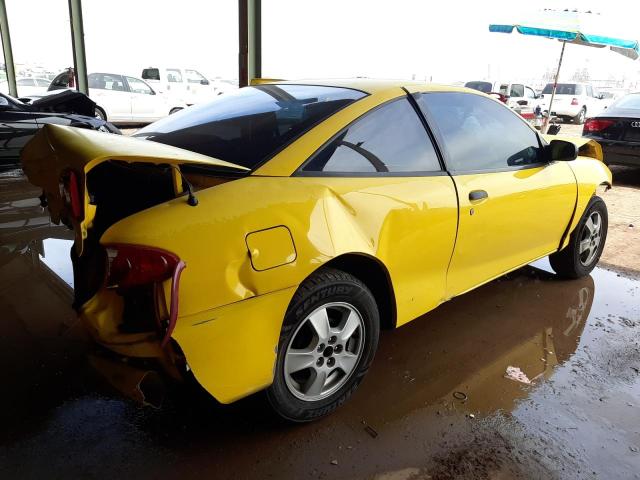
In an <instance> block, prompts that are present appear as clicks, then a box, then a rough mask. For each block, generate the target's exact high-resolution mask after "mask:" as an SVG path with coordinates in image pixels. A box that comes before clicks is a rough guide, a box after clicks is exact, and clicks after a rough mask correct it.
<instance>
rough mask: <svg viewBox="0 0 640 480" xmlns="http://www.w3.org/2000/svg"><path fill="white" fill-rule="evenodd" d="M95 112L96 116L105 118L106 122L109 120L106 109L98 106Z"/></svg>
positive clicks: (101, 118)
mask: <svg viewBox="0 0 640 480" xmlns="http://www.w3.org/2000/svg"><path fill="white" fill-rule="evenodd" d="M93 114H94V115H95V117H96V118H99V119H100V120H104V121H105V122H106V121H107V114H106V113H104V110H103V109H102V108H100V107H96V108H95V110H94V111H93Z"/></svg>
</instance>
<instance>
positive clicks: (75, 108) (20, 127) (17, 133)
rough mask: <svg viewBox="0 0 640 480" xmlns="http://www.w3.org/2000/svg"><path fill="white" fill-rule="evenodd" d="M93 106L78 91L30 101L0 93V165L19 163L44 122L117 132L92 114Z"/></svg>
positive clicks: (17, 164)
mask: <svg viewBox="0 0 640 480" xmlns="http://www.w3.org/2000/svg"><path fill="white" fill-rule="evenodd" d="M94 107H95V103H94V102H92V101H91V100H90V99H89V98H88V97H87V96H86V95H83V94H82V93H79V92H64V93H62V92H61V93H58V94H57V95H51V96H49V97H46V98H43V99H40V100H36V101H34V102H33V103H31V104H26V103H24V102H21V101H20V100H17V99H15V98H13V97H10V96H9V95H5V94H3V93H0V167H2V168H4V167H16V166H19V165H20V152H21V151H22V148H23V147H24V145H25V144H26V143H27V142H28V141H29V140H30V139H31V138H33V136H34V135H35V134H36V133H37V132H38V130H40V129H41V128H42V127H43V126H44V125H47V124H55V125H68V126H73V127H80V128H85V129H90V130H98V131H101V132H109V133H120V131H119V130H118V129H117V128H116V127H114V126H113V125H111V124H110V123H109V122H106V121H104V120H101V119H99V118H95V117H94V115H93V108H94Z"/></svg>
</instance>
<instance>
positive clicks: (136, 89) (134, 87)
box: [127, 77, 153, 95]
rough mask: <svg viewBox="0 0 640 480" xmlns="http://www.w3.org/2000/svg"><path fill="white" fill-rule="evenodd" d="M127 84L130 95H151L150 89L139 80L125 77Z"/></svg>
mask: <svg viewBox="0 0 640 480" xmlns="http://www.w3.org/2000/svg"><path fill="white" fill-rule="evenodd" d="M127 83H128V84H129V90H131V93H142V94H144V95H153V90H151V87H149V85H147V84H146V83H144V82H143V81H142V80H140V79H139V78H134V77H127Z"/></svg>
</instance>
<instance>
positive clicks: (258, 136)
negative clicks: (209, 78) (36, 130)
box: [135, 85, 365, 170]
mask: <svg viewBox="0 0 640 480" xmlns="http://www.w3.org/2000/svg"><path fill="white" fill-rule="evenodd" d="M364 96H365V94H364V93H363V92H361V91H358V90H351V89H348V88H337V87H321V86H314V85H260V86H256V87H245V88H241V89H239V90H237V91H235V92H232V93H228V94H225V95H221V96H220V97H217V98H216V99H215V100H212V101H210V102H207V103H203V104H199V105H196V106H194V107H190V108H187V109H185V110H182V111H180V112H178V113H175V114H173V115H170V116H168V117H166V118H164V119H162V120H159V121H157V122H155V123H152V124H151V125H149V126H147V127H145V128H143V129H142V130H139V131H138V132H137V133H136V134H135V136H136V137H144V138H147V139H148V140H153V141H154V142H160V143H165V144H167V145H173V146H174V147H180V148H184V149H186V150H191V151H192V152H196V153H201V154H203V155H208V156H211V157H215V158H219V159H221V160H226V161H227V162H231V163H235V164H238V165H242V166H243V167H247V168H249V169H251V170H253V169H255V168H256V167H258V166H259V165H260V164H262V163H263V162H264V161H266V160H268V159H269V158H270V157H271V156H273V155H274V154H276V153H277V152H278V151H280V150H281V149H282V148H284V147H285V146H287V145H288V144H289V143H290V142H291V141H292V140H294V139H295V138H297V137H298V136H300V135H302V134H303V133H305V132H306V131H308V130H309V129H310V128H311V127H313V126H314V125H316V124H317V123H318V122H320V121H322V120H324V119H325V118H327V117H329V116H330V115H332V114H333V113H335V112H336V111H338V110H339V109H341V108H343V107H345V106H347V105H349V104H350V103H353V102H354V101H356V100H358V99H360V98H362V97H364ZM300 160H301V162H302V160H304V159H300Z"/></svg>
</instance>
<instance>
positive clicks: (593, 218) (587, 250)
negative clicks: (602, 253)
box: [578, 212, 602, 267]
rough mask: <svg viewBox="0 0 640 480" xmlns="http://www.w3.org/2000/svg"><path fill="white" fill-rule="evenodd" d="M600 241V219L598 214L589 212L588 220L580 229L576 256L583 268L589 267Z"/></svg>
mask: <svg viewBox="0 0 640 480" xmlns="http://www.w3.org/2000/svg"><path fill="white" fill-rule="evenodd" d="M601 239H602V217H601V216H600V213H598V212H591V214H590V215H589V218H588V219H587V221H586V222H585V223H584V226H583V227H582V232H581V234H580V243H579V248H578V255H579V257H580V263H582V265H584V266H585V267H587V266H589V265H591V263H593V260H594V259H595V258H596V255H597V253H598V247H599V246H600V241H601Z"/></svg>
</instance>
